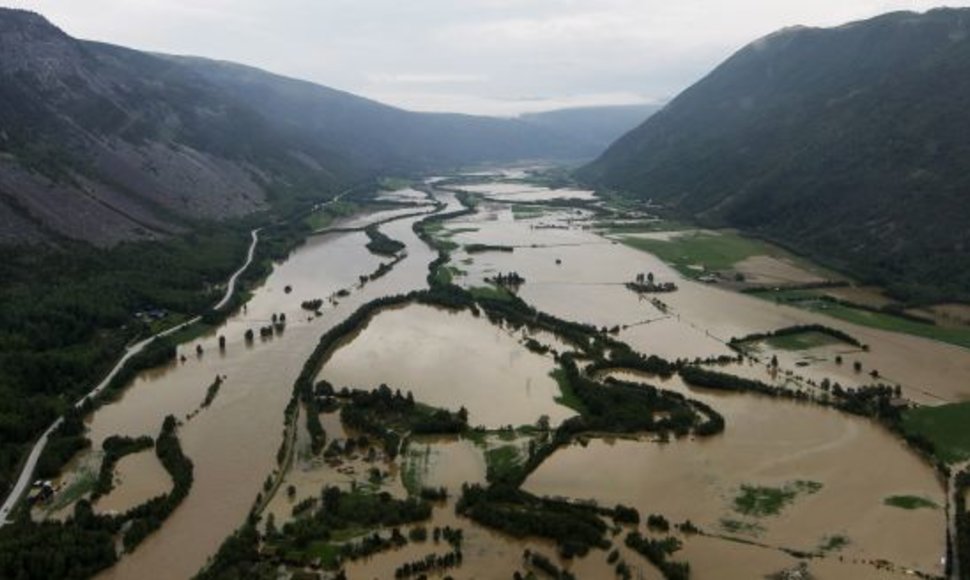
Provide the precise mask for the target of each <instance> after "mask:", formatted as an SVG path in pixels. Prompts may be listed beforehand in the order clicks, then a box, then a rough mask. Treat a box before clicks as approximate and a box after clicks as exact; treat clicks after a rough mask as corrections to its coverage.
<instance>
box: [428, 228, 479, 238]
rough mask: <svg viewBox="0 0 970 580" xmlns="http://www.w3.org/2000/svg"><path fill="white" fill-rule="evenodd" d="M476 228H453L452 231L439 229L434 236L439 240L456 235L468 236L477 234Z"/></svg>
mask: <svg viewBox="0 0 970 580" xmlns="http://www.w3.org/2000/svg"><path fill="white" fill-rule="evenodd" d="M477 231H478V228H454V229H450V230H449V229H441V230H439V232H438V233H437V234H436V236H437V238H438V239H439V240H442V239H447V238H452V237H454V236H457V235H458V234H470V233H472V232H477Z"/></svg>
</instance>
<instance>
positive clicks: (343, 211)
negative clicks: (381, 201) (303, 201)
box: [305, 201, 360, 230]
mask: <svg viewBox="0 0 970 580" xmlns="http://www.w3.org/2000/svg"><path fill="white" fill-rule="evenodd" d="M359 209H360V206H359V205H357V204H356V203H352V202H349V201H337V202H334V203H331V204H329V205H327V206H326V207H324V208H322V209H318V210H317V211H315V212H313V213H311V214H310V215H308V216H307V217H306V220H305V222H306V224H307V225H308V226H310V227H311V228H313V229H314V230H320V229H323V228H326V227H330V224H332V223H333V221H334V220H335V219H337V218H338V217H345V216H349V215H351V214H353V213H354V212H356V211H358V210H359Z"/></svg>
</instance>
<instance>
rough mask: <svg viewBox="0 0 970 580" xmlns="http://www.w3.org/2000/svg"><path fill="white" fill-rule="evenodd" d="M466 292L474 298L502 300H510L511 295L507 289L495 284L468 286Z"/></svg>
mask: <svg viewBox="0 0 970 580" xmlns="http://www.w3.org/2000/svg"><path fill="white" fill-rule="evenodd" d="M468 292H469V293H470V294H471V295H472V296H474V297H475V298H484V299H488V300H502V301H506V302H507V301H509V300H512V295H511V294H509V291H508V290H506V289H505V288H499V287H497V286H474V287H472V288H469V289H468Z"/></svg>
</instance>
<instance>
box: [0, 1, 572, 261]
mask: <svg viewBox="0 0 970 580" xmlns="http://www.w3.org/2000/svg"><path fill="white" fill-rule="evenodd" d="M576 152H577V149H576V148H575V147H574V146H573V145H572V144H571V143H570V142H569V141H568V140H565V139H562V138H561V136H559V135H558V134H556V133H554V132H551V131H545V130H543V129H541V128H539V129H537V128H536V127H533V126H531V125H529V124H527V123H524V122H521V121H518V120H509V119H495V118H489V117H475V116H468V115H436V114H425V113H412V112H409V111H404V110H401V109H397V108H394V107H389V106H386V105H382V104H380V103H376V102H374V101H370V100H367V99H363V98H360V97H356V96H354V95H350V94H348V93H343V92H340V91H336V90H333V89H328V88H326V87H322V86H319V85H314V84H312V83H308V82H302V81H296V80H292V79H286V78H283V77H279V76H276V75H272V74H270V73H266V72H263V71H259V70H256V69H252V68H248V67H243V66H241V65H233V64H228V63H217V62H213V61H207V60H203V59H194V58H184V57H169V56H161V55H154V54H148V53H144V52H139V51H135V50H129V49H125V48H121V47H116V46H111V45H106V44H101V43H96V42H87V41H79V40H76V39H74V38H71V37H70V36H68V35H67V34H65V33H64V32H62V31H61V30H59V29H58V28H56V27H55V26H54V25H52V24H50V23H49V22H48V21H47V20H45V19H44V18H43V17H41V16H39V15H37V14H34V13H30V12H25V11H20V10H10V9H0V243H14V242H16V243H20V242H34V241H42V240H57V239H60V238H67V239H77V240H84V241H89V242H93V243H95V244H98V245H112V244H114V243H117V242H118V241H121V240H131V239H158V238H162V237H166V236H168V235H170V234H172V233H175V232H180V231H184V230H185V229H187V228H188V227H190V226H191V222H193V220H199V219H211V218H225V217H233V216H240V215H245V214H248V213H251V212H254V211H258V210H261V209H265V208H267V207H269V206H272V205H274V204H276V203H277V202H285V203H290V202H292V201H293V200H294V199H299V198H312V197H318V198H319V197H328V196H329V195H331V194H332V193H333V192H334V191H336V190H338V189H341V188H343V187H346V185H347V184H349V183H353V182H355V181H356V180H359V179H361V178H364V177H367V176H372V175H376V174H378V173H382V172H391V171H413V170H424V169H429V168H437V167H449V166H454V165H461V164H472V163H481V162H486V161H510V160H515V159H520V158H528V159H538V158H546V159H548V158H555V157H571V156H574V155H576Z"/></svg>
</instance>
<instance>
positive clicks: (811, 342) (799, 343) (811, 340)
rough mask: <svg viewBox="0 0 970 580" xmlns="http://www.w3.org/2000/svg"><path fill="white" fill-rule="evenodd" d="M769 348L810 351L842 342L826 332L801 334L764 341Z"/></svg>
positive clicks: (773, 337)
mask: <svg viewBox="0 0 970 580" xmlns="http://www.w3.org/2000/svg"><path fill="white" fill-rule="evenodd" d="M764 342H765V343H766V344H768V346H771V347H772V348H777V349H781V350H808V349H810V348H817V347H820V346H826V345H829V344H837V343H839V342H840V341H839V340H838V339H837V338H835V337H834V336H829V335H828V334H825V333H824V332H814V331H810V332H799V333H798V334H785V335H782V336H772V337H771V338H768V339H766V340H765V341H764Z"/></svg>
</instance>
